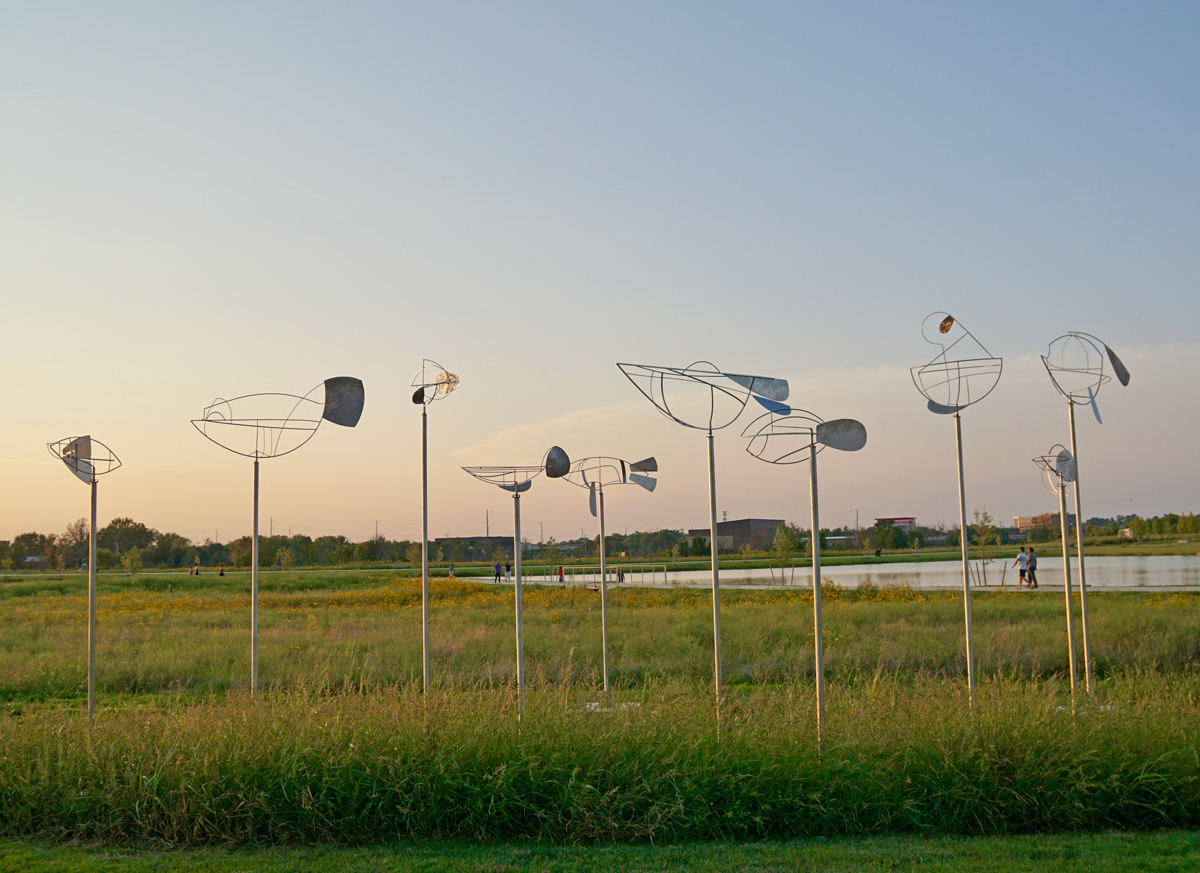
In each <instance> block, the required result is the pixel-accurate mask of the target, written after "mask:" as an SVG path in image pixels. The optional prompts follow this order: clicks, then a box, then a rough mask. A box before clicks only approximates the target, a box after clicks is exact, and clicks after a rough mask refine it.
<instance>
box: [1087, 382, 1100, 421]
mask: <svg viewBox="0 0 1200 873" xmlns="http://www.w3.org/2000/svg"><path fill="white" fill-rule="evenodd" d="M1088 403H1090V404H1091V405H1092V415H1094V416H1096V422H1097V423H1098V424H1104V422H1103V421H1101V419H1100V407H1099V406H1097V405H1096V395H1095V394H1093V393H1092V389H1091V388H1089V389H1088Z"/></svg>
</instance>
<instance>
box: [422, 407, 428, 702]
mask: <svg viewBox="0 0 1200 873" xmlns="http://www.w3.org/2000/svg"><path fill="white" fill-rule="evenodd" d="M421 690H422V691H423V692H424V693H425V694H428V693H429V417H428V416H427V415H426V414H425V406H424V405H422V406H421Z"/></svg>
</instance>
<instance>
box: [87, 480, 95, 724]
mask: <svg viewBox="0 0 1200 873" xmlns="http://www.w3.org/2000/svg"><path fill="white" fill-rule="evenodd" d="M95 712H96V477H95V476H93V477H92V530H91V534H90V535H89V537H88V722H91V720H92V716H93V715H94V714H95Z"/></svg>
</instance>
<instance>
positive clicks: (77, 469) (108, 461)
mask: <svg viewBox="0 0 1200 873" xmlns="http://www.w3.org/2000/svg"><path fill="white" fill-rule="evenodd" d="M46 448H47V449H49V450H50V454H52V455H54V457H56V458H58V459H60V460H61V461H62V462H63V463H64V464H66V465H67V469H68V470H70V471H71V472H72V473H74V474H75V476H76V477H77V478H78V479H79V481H81V482H86V483H89V484H90V483H92V482H94V481H96V477H97V476H103V475H104V474H105V473H111V472H112V471H113V470H115V469H117V468H118V467H120V466H121V459H120V458H118V457H117V455H116V452H114V451H113V450H112V449H110V448H109V447H108V446H106V445H105V444H104V443H102V442H100V440H97V439H92V437H90V436H79V437H67V438H66V439H65V440H59V441H58V442H56V443H46Z"/></svg>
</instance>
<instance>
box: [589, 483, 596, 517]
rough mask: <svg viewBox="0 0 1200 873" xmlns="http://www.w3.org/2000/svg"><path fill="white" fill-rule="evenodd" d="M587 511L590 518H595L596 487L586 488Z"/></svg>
mask: <svg viewBox="0 0 1200 873" xmlns="http://www.w3.org/2000/svg"><path fill="white" fill-rule="evenodd" d="M588 511H589V512H591V513H592V518H595V517H596V486H595V485H589V486H588Z"/></svg>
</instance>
